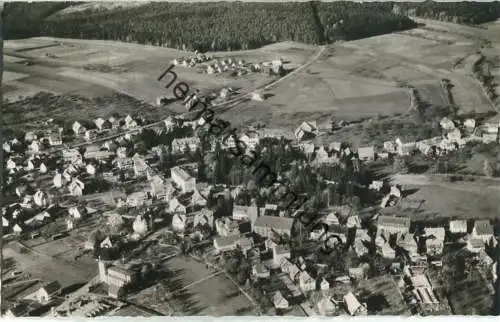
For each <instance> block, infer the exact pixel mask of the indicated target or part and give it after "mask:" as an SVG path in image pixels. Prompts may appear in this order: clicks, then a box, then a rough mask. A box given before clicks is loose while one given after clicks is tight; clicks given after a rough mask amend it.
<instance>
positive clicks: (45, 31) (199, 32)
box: [5, 2, 415, 51]
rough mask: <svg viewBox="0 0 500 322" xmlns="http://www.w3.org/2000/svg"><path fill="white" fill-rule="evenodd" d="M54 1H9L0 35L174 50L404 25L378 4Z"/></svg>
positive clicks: (315, 40)
mask: <svg viewBox="0 0 500 322" xmlns="http://www.w3.org/2000/svg"><path fill="white" fill-rule="evenodd" d="M67 6H69V4H68V3H60V4H59V5H58V6H55V5H53V4H51V3H41V4H38V3H37V4H35V3H31V4H29V5H28V4H9V6H8V8H7V10H6V27H5V29H6V32H5V35H6V38H7V39H13V38H23V37H32V36H42V35H43V36H55V37H68V38H83V39H104V40H120V41H127V42H135V43H140V44H151V45H158V46H166V47H174V48H180V49H190V50H194V49H198V50H201V51H207V50H238V49H254V48H258V47H261V46H264V45H267V44H271V43H274V42H279V41H290V40H293V41H299V42H304V43H310V44H319V43H322V42H324V41H326V42H334V41H337V40H351V39H357V38H364V37H369V36H373V35H376V34H382V33H386V32H392V31H395V30H402V29H408V28H412V27H414V26H415V23H414V22H413V21H411V20H410V19H409V18H407V17H405V16H398V15H395V14H393V13H392V11H391V10H390V9H391V5H390V4H389V5H388V4H384V3H376V4H360V3H350V2H333V3H318V4H317V3H314V2H310V3H225V2H217V3H215V2H213V3H197V4H196V6H193V5H192V4H185V3H167V2H163V3H161V2H157V3H150V4H146V5H142V6H139V7H135V8H123V9H115V10H107V9H103V10H97V11H96V10H93V11H90V10H91V9H89V10H85V11H78V12H72V13H68V14H65V15H53V13H54V12H55V11H57V10H60V9H62V8H65V7H67Z"/></svg>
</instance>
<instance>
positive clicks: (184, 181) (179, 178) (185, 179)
mask: <svg viewBox="0 0 500 322" xmlns="http://www.w3.org/2000/svg"><path fill="white" fill-rule="evenodd" d="M170 175H171V177H172V180H173V181H174V182H175V184H176V185H178V186H179V187H180V188H181V190H182V192H183V193H186V192H190V191H193V190H194V189H195V187H196V179H195V178H193V177H192V176H190V175H189V174H188V173H187V172H186V171H185V170H184V169H182V168H181V167H173V168H171V169H170Z"/></svg>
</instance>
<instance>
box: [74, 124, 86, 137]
mask: <svg viewBox="0 0 500 322" xmlns="http://www.w3.org/2000/svg"><path fill="white" fill-rule="evenodd" d="M72 129H73V132H74V133H75V135H76V136H80V135H83V134H85V132H86V131H87V129H86V128H85V127H84V126H83V125H81V124H80V123H79V122H78V121H75V122H74V123H73V126H72Z"/></svg>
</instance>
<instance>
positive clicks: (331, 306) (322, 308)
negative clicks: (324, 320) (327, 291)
mask: <svg viewBox="0 0 500 322" xmlns="http://www.w3.org/2000/svg"><path fill="white" fill-rule="evenodd" d="M316 307H317V309H318V313H319V314H320V315H322V316H332V315H334V314H335V311H336V310H337V306H336V305H335V303H333V302H332V300H331V299H329V298H327V297H324V298H322V299H321V300H319V301H318V302H317V304H316Z"/></svg>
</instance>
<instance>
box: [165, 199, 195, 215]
mask: <svg viewBox="0 0 500 322" xmlns="http://www.w3.org/2000/svg"><path fill="white" fill-rule="evenodd" d="M189 206H190V200H186V199H179V198H174V199H172V200H171V201H170V202H169V203H168V209H169V211H170V212H180V213H184V214H185V213H187V209H188V207H189Z"/></svg>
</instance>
